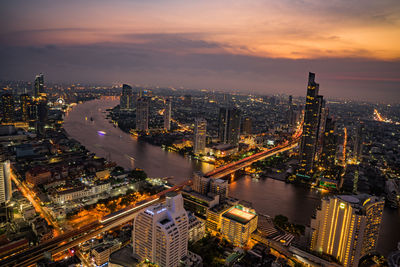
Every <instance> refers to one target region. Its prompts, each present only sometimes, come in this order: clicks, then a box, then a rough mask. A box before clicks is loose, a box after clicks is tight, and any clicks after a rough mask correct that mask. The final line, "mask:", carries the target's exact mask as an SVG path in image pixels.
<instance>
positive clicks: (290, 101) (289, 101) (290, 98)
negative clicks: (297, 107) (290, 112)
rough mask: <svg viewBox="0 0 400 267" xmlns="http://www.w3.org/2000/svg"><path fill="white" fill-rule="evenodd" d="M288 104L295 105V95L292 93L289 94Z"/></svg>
mask: <svg viewBox="0 0 400 267" xmlns="http://www.w3.org/2000/svg"><path fill="white" fill-rule="evenodd" d="M288 105H289V107H290V106H292V105H293V96H292V95H289V100H288Z"/></svg>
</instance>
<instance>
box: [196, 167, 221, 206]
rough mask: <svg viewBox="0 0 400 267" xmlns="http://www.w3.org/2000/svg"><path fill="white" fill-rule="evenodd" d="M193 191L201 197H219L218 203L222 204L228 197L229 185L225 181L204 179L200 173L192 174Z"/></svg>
mask: <svg viewBox="0 0 400 267" xmlns="http://www.w3.org/2000/svg"><path fill="white" fill-rule="evenodd" d="M192 187H193V190H194V191H196V192H197V193H200V194H202V195H208V194H209V193H211V194H213V195H218V196H219V202H220V203H222V202H224V201H225V199H226V198H227V197H228V193H229V191H228V190H229V184H228V181H227V180H222V179H212V178H208V177H204V175H203V174H202V173H200V172H195V173H194V174H193V186H192Z"/></svg>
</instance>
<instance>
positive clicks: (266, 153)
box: [205, 140, 298, 179]
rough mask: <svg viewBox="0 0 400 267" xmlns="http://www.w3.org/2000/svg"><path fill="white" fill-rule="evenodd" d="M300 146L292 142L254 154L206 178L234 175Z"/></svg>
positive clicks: (215, 171)
mask: <svg viewBox="0 0 400 267" xmlns="http://www.w3.org/2000/svg"><path fill="white" fill-rule="evenodd" d="M297 145H298V141H297V140H296V141H292V142H287V143H285V144H284V145H278V146H276V147H274V148H271V149H268V150H265V151H262V152H260V153H257V154H254V155H252V156H249V157H247V158H244V159H242V160H239V161H236V162H233V163H230V164H228V165H225V166H223V167H220V168H218V169H215V170H213V171H211V172H208V173H206V174H205V176H206V177H210V178H214V179H218V178H222V177H225V176H227V175H229V174H231V173H234V172H235V171H237V170H240V169H242V168H244V167H247V166H250V165H251V164H253V163H254V162H256V161H259V160H262V159H265V158H268V157H271V156H273V155H276V154H278V153H282V152H285V151H288V150H291V149H293V148H295V147H296V146H297Z"/></svg>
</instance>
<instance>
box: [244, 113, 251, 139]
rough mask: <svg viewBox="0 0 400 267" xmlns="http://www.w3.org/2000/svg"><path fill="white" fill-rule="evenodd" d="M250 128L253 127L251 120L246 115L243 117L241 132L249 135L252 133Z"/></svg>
mask: <svg viewBox="0 0 400 267" xmlns="http://www.w3.org/2000/svg"><path fill="white" fill-rule="evenodd" d="M252 128H253V120H252V119H251V118H249V117H246V118H244V119H243V134H244V135H249V134H252V132H253V131H252Z"/></svg>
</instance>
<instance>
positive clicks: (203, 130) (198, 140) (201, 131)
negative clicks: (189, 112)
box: [193, 118, 207, 154]
mask: <svg viewBox="0 0 400 267" xmlns="http://www.w3.org/2000/svg"><path fill="white" fill-rule="evenodd" d="M206 137H207V121H206V120H205V119H203V118H196V119H195V122H194V144H193V152H194V153H195V154H204V149H205V148H206Z"/></svg>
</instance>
